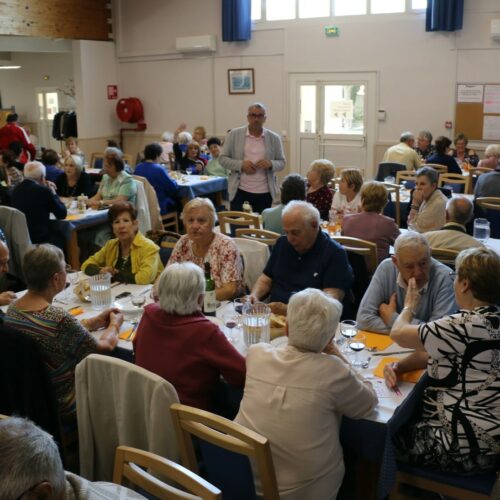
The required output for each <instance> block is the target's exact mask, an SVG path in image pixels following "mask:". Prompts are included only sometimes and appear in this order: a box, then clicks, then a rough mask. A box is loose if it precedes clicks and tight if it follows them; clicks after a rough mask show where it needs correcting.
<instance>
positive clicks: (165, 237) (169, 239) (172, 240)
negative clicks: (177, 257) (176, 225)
mask: <svg viewBox="0 0 500 500" xmlns="http://www.w3.org/2000/svg"><path fill="white" fill-rule="evenodd" d="M180 239H181V235H180V234H179V233H174V232H173V231H164V232H163V234H162V237H161V241H160V247H161V248H174V247H175V245H176V243H177V242H178V241H179V240H180Z"/></svg>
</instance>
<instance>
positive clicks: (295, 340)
mask: <svg viewBox="0 0 500 500" xmlns="http://www.w3.org/2000/svg"><path fill="white" fill-rule="evenodd" d="M341 314H342V304H341V303H340V302H339V301H338V300H337V299H334V298H333V297H330V296H328V295H327V294H326V293H324V292H322V291H321V290H317V289H316V288H306V289H305V290H302V291H301V292H298V293H296V294H294V295H292V297H291V298H290V301H289V302H288V309H287V315H286V318H287V322H288V343H289V344H290V345H292V346H294V347H298V348H299V349H306V350H308V351H312V352H321V351H322V350H323V349H324V347H325V346H326V345H327V344H328V342H329V341H330V339H331V338H332V337H333V336H334V334H335V332H336V330H337V325H338V323H339V319H340V315H341Z"/></svg>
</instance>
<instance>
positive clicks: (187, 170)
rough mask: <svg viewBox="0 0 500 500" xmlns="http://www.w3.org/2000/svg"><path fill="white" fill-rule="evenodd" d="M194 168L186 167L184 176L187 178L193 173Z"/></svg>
mask: <svg viewBox="0 0 500 500" xmlns="http://www.w3.org/2000/svg"><path fill="white" fill-rule="evenodd" d="M193 170H194V167H186V174H187V175H188V176H189V175H191V174H192V173H193Z"/></svg>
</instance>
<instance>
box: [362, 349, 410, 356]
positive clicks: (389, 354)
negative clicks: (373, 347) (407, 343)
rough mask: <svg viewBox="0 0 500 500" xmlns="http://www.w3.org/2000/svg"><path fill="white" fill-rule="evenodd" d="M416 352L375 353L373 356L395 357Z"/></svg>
mask: <svg viewBox="0 0 500 500" xmlns="http://www.w3.org/2000/svg"><path fill="white" fill-rule="evenodd" d="M414 352H415V351H408V350H406V351H393V352H374V353H373V354H372V356H393V355H394V354H412V353H414Z"/></svg>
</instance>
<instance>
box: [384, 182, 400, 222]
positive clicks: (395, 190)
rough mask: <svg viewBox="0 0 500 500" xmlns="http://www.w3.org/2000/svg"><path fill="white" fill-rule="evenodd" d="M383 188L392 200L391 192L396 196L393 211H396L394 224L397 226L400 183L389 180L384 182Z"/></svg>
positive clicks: (398, 220)
mask: <svg viewBox="0 0 500 500" xmlns="http://www.w3.org/2000/svg"><path fill="white" fill-rule="evenodd" d="M384 186H385V189H387V192H388V193H389V194H390V196H391V200H392V193H394V197H395V198H396V199H395V200H394V201H393V203H394V207H395V213H396V217H395V220H396V224H397V225H398V227H401V193H400V191H401V185H400V184H392V183H390V182H384Z"/></svg>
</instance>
